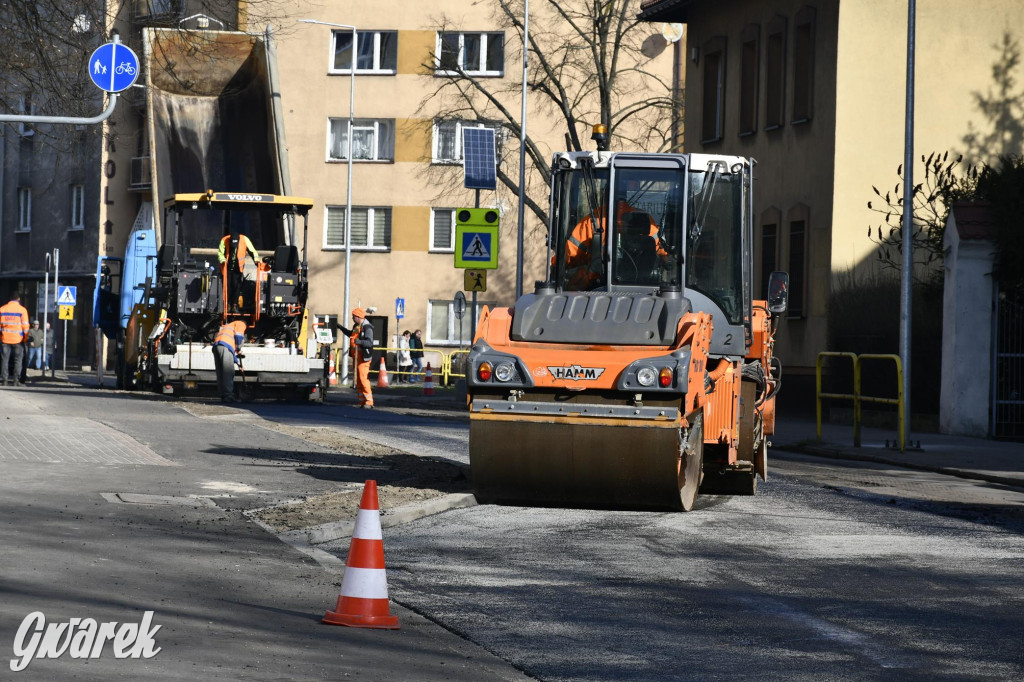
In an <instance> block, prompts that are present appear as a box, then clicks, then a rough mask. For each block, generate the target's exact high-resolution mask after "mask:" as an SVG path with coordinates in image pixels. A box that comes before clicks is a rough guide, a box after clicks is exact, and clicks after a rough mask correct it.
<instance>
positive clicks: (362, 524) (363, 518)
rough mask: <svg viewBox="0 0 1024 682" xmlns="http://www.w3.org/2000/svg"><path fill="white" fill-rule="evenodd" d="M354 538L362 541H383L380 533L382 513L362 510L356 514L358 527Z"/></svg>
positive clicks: (354, 531)
mask: <svg viewBox="0 0 1024 682" xmlns="http://www.w3.org/2000/svg"><path fill="white" fill-rule="evenodd" d="M352 537H354V538H359V539H361V540H383V539H384V536H383V535H381V532H380V511H378V510H376V509H360V510H359V512H358V513H357V514H356V526H355V528H354V529H353V530H352Z"/></svg>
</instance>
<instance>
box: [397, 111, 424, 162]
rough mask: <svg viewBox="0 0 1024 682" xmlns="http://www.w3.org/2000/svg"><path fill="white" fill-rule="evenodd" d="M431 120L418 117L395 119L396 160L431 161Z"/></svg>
mask: <svg viewBox="0 0 1024 682" xmlns="http://www.w3.org/2000/svg"><path fill="white" fill-rule="evenodd" d="M431 135H432V130H431V123H430V121H425V120H423V119H418V118H399V119H396V120H395V162H396V163H402V162H406V163H424V162H427V163H429V162H430V156H431V153H430V140H431Z"/></svg>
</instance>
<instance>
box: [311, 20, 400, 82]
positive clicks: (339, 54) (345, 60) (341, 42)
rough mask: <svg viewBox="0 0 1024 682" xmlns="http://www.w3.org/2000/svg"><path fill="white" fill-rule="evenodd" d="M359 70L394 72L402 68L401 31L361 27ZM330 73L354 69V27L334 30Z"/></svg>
mask: <svg viewBox="0 0 1024 682" xmlns="http://www.w3.org/2000/svg"><path fill="white" fill-rule="evenodd" d="M356 35H357V36H358V40H359V47H358V49H357V50H356V73H368V74H385V75H387V74H394V73H396V72H397V71H398V31H357V32H356ZM333 37H334V46H333V47H334V53H333V55H332V60H331V68H330V69H329V71H328V72H329V73H349V72H350V71H351V70H352V31H334V33H333Z"/></svg>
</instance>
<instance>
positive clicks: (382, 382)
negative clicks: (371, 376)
mask: <svg viewBox="0 0 1024 682" xmlns="http://www.w3.org/2000/svg"><path fill="white" fill-rule="evenodd" d="M388 385H389V384H388V368H387V366H386V365H385V364H384V358H383V357H381V359H380V371H379V372H378V373H377V388H387V387H388Z"/></svg>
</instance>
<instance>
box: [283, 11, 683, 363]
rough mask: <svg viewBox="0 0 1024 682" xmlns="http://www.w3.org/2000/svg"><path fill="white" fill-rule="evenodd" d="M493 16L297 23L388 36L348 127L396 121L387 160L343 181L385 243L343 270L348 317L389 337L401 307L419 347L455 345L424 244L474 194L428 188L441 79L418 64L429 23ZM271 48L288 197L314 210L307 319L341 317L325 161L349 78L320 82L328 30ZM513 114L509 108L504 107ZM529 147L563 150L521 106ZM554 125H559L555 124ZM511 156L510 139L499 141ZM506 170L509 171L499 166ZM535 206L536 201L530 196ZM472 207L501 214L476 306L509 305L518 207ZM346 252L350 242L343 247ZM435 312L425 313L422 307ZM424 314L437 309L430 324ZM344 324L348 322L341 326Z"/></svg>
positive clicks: (512, 58)
mask: <svg viewBox="0 0 1024 682" xmlns="http://www.w3.org/2000/svg"><path fill="white" fill-rule="evenodd" d="M493 13H494V8H493V7H492V6H491V5H490V4H489V3H475V4H467V3H464V2H460V1H458V0H448V1H442V2H436V3H430V4H429V5H422V6H421V5H420V4H419V3H408V2H397V1H390V2H373V3H347V4H346V6H345V7H344V9H342V8H339V7H333V6H320V7H318V8H310V9H309V12H307V13H306V14H304V15H303V16H302V17H296V18H308V19H314V20H318V21H324V22H336V23H345V24H354V25H356V26H357V27H359V29H360V30H361V31H363V30H366V31H397V40H398V54H397V73H395V74H394V75H363V74H359V75H357V76H356V82H355V118H356V119H378V118H379V119H394V121H395V136H394V161H393V162H391V161H387V162H356V163H355V165H354V167H353V171H352V203H353V206H357V207H365V206H379V207H387V208H390V210H391V243H390V248H388V249H386V250H383V251H373V250H361V249H355V248H354V250H353V253H352V263H351V274H350V276H351V292H350V301H351V305H352V306H356V305H360V306H363V307H367V306H373V307H376V308H377V314H378V315H384V316H388V317H390V321H389V322H390V324H389V331H390V332H391V333H394V332H395V329H396V327H395V324H396V320H395V318H394V314H395V299H396V298H403V299H405V319H403V320H402V321H401V323H400V325H399V327H398V329H399V330H401V329H406V328H408V329H417V328H419V329H422V330H423V332H424V338H425V339H426V340H427V345H428V346H430V345H433V346H442V345H450V344H455V345H457V344H458V335H459V330H458V327H457V325H458V322H456V321H454V320H453V321H452V322H451V325H452V327H451V329H445V330H440V329H438V327H439V326H440V324H441V322H442V321H443V319H444V317H445V316H444V315H443V314H440V313H439V312H438V310H437V309H436V307H438V306H442V305H443V302H445V301H450V300H451V299H452V298H453V296H454V295H455V293H456V292H457V291H459V290H462V289H463V284H464V282H463V271H462V270H461V269H458V270H457V269H456V268H455V267H454V253H453V251H452V249H451V248H437V247H438V244H437V243H436V240H432V217H433V212H434V210H435V209H445V208H455V207H459V206H473V205H474V202H475V192H474V191H473V190H467V189H464V188H462V187H461V185H462V169H461V166H449V167H448V168H447V170H448V174H447V178H446V180H444V181H443V184H442V183H439V181H438V173H439V171H444V170H445V167H444V166H441V165H439V164H432V163H431V159H432V153H433V148H434V147H433V145H434V140H433V133H434V130H433V126H432V120H433V116H434V115H435V114H439V113H443V110H441V109H440V108H439V107H440V106H441V104H440V102H432V103H428V104H427V105H426V106H423V102H424V100H425V98H426V97H427V95H428V94H429V93H431V92H432V91H434V90H435V89H436V88H437V87H438V85H439V80H438V79H437V78H435V77H434V76H433V74H432V72H431V71H429V70H425V68H424V65H425V64H427V65H429V64H431V63H432V61H433V59H434V53H435V50H436V45H437V24H436V23H435V22H436V21H437V19H438V18H440V17H442V16H444V17H447V18H448V19H449V20H450V21H451V22H452V23H451V24H449V25H448V26H447V27H446V28H447V29H448V30H457V31H464V32H490V31H494V30H496V28H495V25H494V16H493ZM297 26H298V28H292V29H289V30H288V31H286V32H283V33H287V35H282V36H281V37H280V38H279V44H278V60H279V65H280V69H281V81H282V101H283V103H284V110H285V128H286V131H287V137H288V155H289V166H290V169H291V178H292V191H293V193H295V194H298V195H303V196H310V197H312V198H313V199H314V201H315V203H316V208H315V209H314V210H313V212H312V213H311V215H310V225H311V230H310V244H311V249H310V256H309V262H310V272H311V275H312V280H311V296H310V308H311V310H312V311H313V312H317V313H332V314H337V313H340V312H342V310H341V307H342V297H343V295H344V290H343V273H344V262H345V254H344V249H343V248H341V247H330V246H329V245H327V242H326V241H325V239H326V237H325V231H326V224H327V216H326V212H325V208H326V207H328V206H330V207H332V208H338V209H343V208H344V206H345V201H346V195H345V191H346V185H347V172H348V168H347V163H346V162H344V161H331V160H328V158H327V144H328V119H331V118H338V119H346V120H347V117H348V113H349V88H350V79H349V76H348V74H347V73H343V74H332V73H329V69H328V62H329V58H330V56H331V40H332V29H331V28H330V27H327V26H322V25H310V24H297ZM504 40H505V50H504V66H503V76H495V78H501V79H503V80H504V81H505V83H504V84H503V85H507V84H508V82H509V81H511V82H513V83H516V84H518V83H519V82H521V73H522V70H521V61H520V57H519V46H518V44H517V41H516V36H515V34H513V33H512V32H507V33H505V35H504ZM650 66H651V67H652V68H654V69H655V70H656V71H658V72H659V73H660V74H661V75H662V76H663V77H665V78H666V80H668V77H669V76H670V75H671V72H672V61H671V50H668V51H665V52H663V53H662V54H661V55H660V56H659V57H657V58H656V59H655V60H653V61H652V63H651V65H650ZM505 105H506V106H507V107H508V108H509V110H511V111H514V112H517V113H518V111H519V107H520V103H519V99H518V97H513V98H510V99H509V100H508V101H506V102H505ZM528 121H529V123H528V125H529V130H530V134H531V136H533V137H534V138H535V139H537V140H538V141H539V142H540V144H541V145H542V147H543V148H544V149H545V151H546V153H548V154H550V153H552V152H554V151H557V150H558V149H561V148H562V147H563V146H564V142H563V141H562V138H563V133H562V132H561V130H560V128H559V123H558V121H556V120H554V119H552V118H551V117H550V116H549V115H548V114H547V113H546V111H545V110H543V109H539V108H538V107H537V106H534V105H533V104H531V106H530V108H529V111H528ZM563 125H564V124H563ZM506 144H507V145H508V147H509V148H510V149H512V148H514V150H515V152H518V140H517V139H511V140H507V141H506ZM505 159H506V161H505V164H506V166H504V171H505V172H506V173H508V174H509V175H511V176H513V177H516V176H517V175H518V161H517V159H518V153H514V154H512V155H511V156H510V155H509V154H506V155H505ZM509 159H511V161H512V162H511V163H509ZM537 198H538V200H540V201H542V202H543V203H544V204H545V205H546V202H547V197H546V192H545V193H543V194H539V195H538V196H537ZM480 205H481V206H490V207H494V206H496V207H498V208H499V209H500V211H501V232H500V246H499V262H500V265H499V268H498V269H497V270H494V271H490V272H488V274H487V291H486V292H484V293H479V294H478V300H479V301H480V302H481V303H484V302H487V303H498V304H503V305H508V304H511V303H512V302H513V301H514V298H515V270H516V225H517V214H516V211H517V197H516V196H515V195H513V194H511V193H510V192H508V191H507V190H505V189H503V188H501V187H500V183H499V190H498V191H497V192H491V191H486V190H484V191H481V192H480ZM525 223H526V230H525V233H526V235H527V239H526V249H525V250H526V256H527V258H526V259H525V260H526V262H525V267H524V271H525V274H524V290H526V291H529V290H532V287H533V282H534V280H536V279H538V278H540V277H542V276H543V249H544V244H543V234H544V231H545V229H546V228H545V227H544V226H543V225H540V224H539V221H538V220H537V219H536V217H535V216H534V215H533V214H532V213H529V212H527V214H526V218H525ZM354 245H355V241H354V240H353V246H354ZM431 302H433V304H432V303H431ZM431 305H433V306H435V310H434V314H433V315H432V314H431V312H430V310H431ZM345 317H346V318H347V314H346V315H345ZM468 318H469V316H468V314H467V316H466V319H465V320H464V321H463V323H464V329H463V332H462V335H463V338H464V339H465V340H466V341H468V340H469V338H470V336H471V333H472V332H471V330H470V328H469V319H468Z"/></svg>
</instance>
